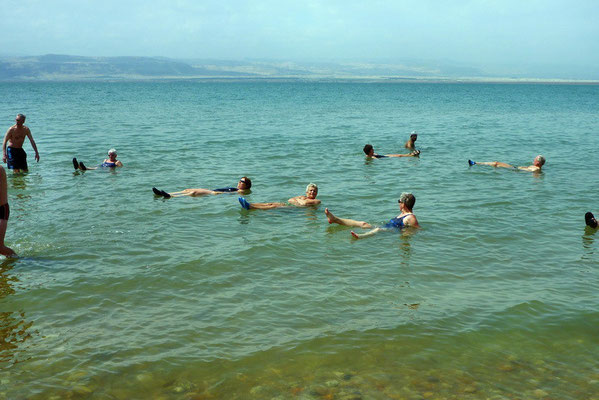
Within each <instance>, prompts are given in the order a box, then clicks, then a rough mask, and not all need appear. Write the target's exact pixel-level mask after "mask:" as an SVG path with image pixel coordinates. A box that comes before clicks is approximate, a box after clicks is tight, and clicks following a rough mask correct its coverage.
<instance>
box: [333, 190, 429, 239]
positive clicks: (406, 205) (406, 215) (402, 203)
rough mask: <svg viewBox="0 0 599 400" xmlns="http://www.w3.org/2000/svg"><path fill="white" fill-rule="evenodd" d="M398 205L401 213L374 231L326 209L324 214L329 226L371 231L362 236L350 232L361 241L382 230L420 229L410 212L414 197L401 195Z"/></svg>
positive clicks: (361, 223)
mask: <svg viewBox="0 0 599 400" xmlns="http://www.w3.org/2000/svg"><path fill="white" fill-rule="evenodd" d="M398 203H399V210H400V211H401V213H400V214H399V215H398V216H397V217H395V218H393V219H391V220H390V221H389V222H387V224H385V225H384V226H382V227H377V228H374V229H371V228H372V225H370V224H369V223H368V222H365V221H356V220H353V219H347V218H339V217H337V216H335V215H333V213H332V212H330V211H329V209H328V208H325V209H324V213H325V214H326V216H327V219H328V220H329V224H339V225H343V226H351V227H355V228H362V229H371V230H370V231H368V232H366V233H362V234H358V233H356V232H354V231H351V234H352V236H353V237H354V238H356V239H362V238H365V237H369V236H372V235H375V234H376V233H378V232H380V231H382V230H390V229H403V228H420V225H418V220H417V219H416V216H415V215H414V213H413V212H412V208H414V204H415V203H416V197H414V195H413V194H412V193H402V194H401V196H400V197H399V200H398Z"/></svg>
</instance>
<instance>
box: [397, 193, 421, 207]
mask: <svg viewBox="0 0 599 400" xmlns="http://www.w3.org/2000/svg"><path fill="white" fill-rule="evenodd" d="M397 202H398V203H399V204H400V205H401V204H403V205H404V206H405V207H406V208H407V209H408V210H410V211H412V209H413V208H414V204H416V197H414V195H413V194H412V193H407V192H404V193H402V194H401V195H400V196H399V200H397Z"/></svg>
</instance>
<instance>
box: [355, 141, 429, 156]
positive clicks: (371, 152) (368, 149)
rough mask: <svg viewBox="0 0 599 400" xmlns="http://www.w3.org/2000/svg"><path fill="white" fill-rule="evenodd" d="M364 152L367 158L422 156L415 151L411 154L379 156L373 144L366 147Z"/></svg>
mask: <svg viewBox="0 0 599 400" xmlns="http://www.w3.org/2000/svg"><path fill="white" fill-rule="evenodd" d="M362 150H363V151H364V154H366V157H367V158H387V157H417V156H418V155H420V151H418V150H416V151H413V152H411V153H409V154H385V155H382V154H377V153H375V152H374V148H373V147H372V145H371V144H367V145H365V146H364V148H363V149H362Z"/></svg>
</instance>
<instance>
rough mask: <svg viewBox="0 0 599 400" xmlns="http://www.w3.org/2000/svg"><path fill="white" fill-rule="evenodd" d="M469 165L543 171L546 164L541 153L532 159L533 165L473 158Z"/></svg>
mask: <svg viewBox="0 0 599 400" xmlns="http://www.w3.org/2000/svg"><path fill="white" fill-rule="evenodd" d="M468 165H470V166H473V165H490V166H491V167H495V168H513V169H518V170H521V171H529V172H541V168H542V167H543V165H545V157H543V156H542V155H540V154H539V155H538V156H536V157H535V159H534V160H533V161H532V165H529V166H526V167H514V166H513V165H510V164H506V163H503V162H498V161H491V162H474V161H472V160H468Z"/></svg>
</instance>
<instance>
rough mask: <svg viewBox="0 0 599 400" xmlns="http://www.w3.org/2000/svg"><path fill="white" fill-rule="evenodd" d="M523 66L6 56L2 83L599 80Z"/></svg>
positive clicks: (1, 60)
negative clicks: (494, 68) (489, 68)
mask: <svg viewBox="0 0 599 400" xmlns="http://www.w3.org/2000/svg"><path fill="white" fill-rule="evenodd" d="M553 69H554V71H553V72H552V71H551V68H547V67H543V68H540V69H539V68H537V69H534V68H533V72H529V71H530V70H531V68H530V67H528V69H525V68H520V72H517V73H513V72H509V73H507V74H506V73H505V72H503V74H504V75H503V76H502V75H501V72H500V73H497V72H496V73H490V72H488V71H484V70H482V69H480V68H476V67H471V66H467V65H457V64H455V63H449V62H446V63H431V62H417V61H411V62H405V63H393V62H388V63H366V62H361V63H358V62H346V63H307V62H304V63H300V62H289V61H272V60H247V61H222V60H201V59H186V60H175V59H170V58H164V57H81V56H69V55H54V54H48V55H43V56H30V57H6V56H5V57H0V81H75V80H77V81H80V80H156V79H361V80H364V79H372V80H381V79H384V80H389V79H407V80H474V81H477V80H479V81H503V80H506V81H519V80H593V79H595V80H599V71H588V69H582V68H581V69H579V70H572V69H570V70H569V71H568V73H567V74H564V73H563V71H560V70H559V68H555V67H554V68H553Z"/></svg>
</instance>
